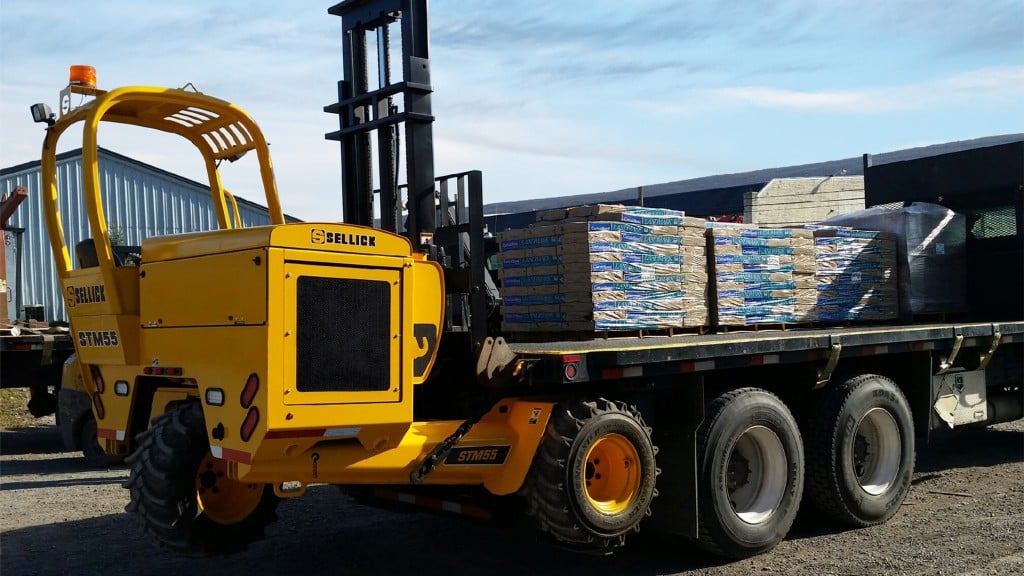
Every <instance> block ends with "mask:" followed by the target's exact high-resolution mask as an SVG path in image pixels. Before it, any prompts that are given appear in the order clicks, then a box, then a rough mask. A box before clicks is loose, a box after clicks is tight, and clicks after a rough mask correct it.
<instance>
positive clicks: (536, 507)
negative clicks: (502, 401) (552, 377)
mask: <svg viewBox="0 0 1024 576" xmlns="http://www.w3.org/2000/svg"><path fill="white" fill-rule="evenodd" d="M609 414H611V415H612V418H613V419H617V420H622V421H623V423H624V424H625V425H626V426H627V428H629V429H630V430H632V431H633V432H634V433H635V434H636V435H637V438H638V439H642V441H641V442H640V444H641V445H639V446H636V447H637V449H638V452H639V455H640V458H641V460H642V461H643V464H642V465H643V466H645V470H650V472H651V473H652V475H651V476H650V477H648V478H645V479H644V480H643V481H642V482H641V487H640V490H641V493H640V494H639V495H638V496H637V501H636V502H637V503H636V508H633V509H632V510H631V511H630V516H636V515H637V514H639V518H643V517H646V516H649V515H650V513H651V511H650V505H651V501H652V500H653V499H654V497H655V496H656V495H657V490H656V489H655V488H654V479H655V476H656V475H657V473H658V470H657V467H656V465H655V458H654V456H655V455H656V454H657V448H655V447H654V446H653V445H652V444H651V443H650V434H651V430H650V428H648V427H647V426H646V425H645V424H644V422H643V418H642V417H641V415H640V413H639V411H637V410H636V409H634V408H632V407H629V406H627V405H626V404H624V403H615V402H612V401H609V400H605V399H603V398H602V399H598V400H596V401H588V402H572V403H566V404H560V405H558V406H556V407H555V410H554V413H553V414H552V417H551V420H550V421H549V423H548V427H547V430H546V431H545V433H544V435H543V437H542V439H541V443H540V446H539V447H538V449H537V453H536V454H535V456H534V461H533V465H531V467H530V471H529V473H528V475H527V478H526V481H525V482H524V484H523V487H522V489H521V490H520V495H521V496H522V497H523V499H524V500H525V509H526V514H527V515H528V516H531V517H533V518H534V521H535V523H536V525H537V527H538V528H539V529H540V530H541V532H546V533H548V534H549V535H551V536H552V537H554V539H555V540H557V541H559V542H560V543H561V544H563V545H566V546H568V547H570V548H574V549H577V550H580V551H587V552H594V553H604V552H608V551H611V550H612V549H613V548H615V547H617V546H621V545H623V544H624V543H625V537H626V534H627V533H629V532H634V531H638V530H639V520H636V521H635V522H634V523H632V524H631V525H628V526H626V527H625V528H619V527H614V526H597V525H594V523H593V522H590V521H588V520H587V519H586V518H585V517H584V516H583V514H582V513H581V512H579V511H578V509H577V507H576V505H575V504H574V503H573V496H572V495H573V492H574V488H573V485H572V480H571V478H570V476H571V471H570V470H571V465H570V463H571V460H572V458H573V456H574V455H576V456H577V457H583V458H585V457H586V454H585V453H584V454H583V455H582V456H579V455H578V452H579V451H580V449H579V447H577V449H576V450H575V451H574V445H575V444H576V441H577V439H578V438H580V437H581V434H587V432H586V430H585V429H586V428H587V425H588V424H590V423H591V422H593V421H600V420H602V419H603V420H608V419H609V418H608V416H607V415H609ZM595 419H597V420H595ZM634 444H636V443H634ZM644 445H645V446H647V447H648V448H647V449H646V451H645V449H644Z"/></svg>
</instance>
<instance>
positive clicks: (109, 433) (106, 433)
mask: <svg viewBox="0 0 1024 576" xmlns="http://www.w3.org/2000/svg"><path fill="white" fill-rule="evenodd" d="M117 433H118V430H112V429H110V428H97V429H96V437H97V438H106V439H107V440H117ZM121 435H122V436H123V435H124V432H123V431H121Z"/></svg>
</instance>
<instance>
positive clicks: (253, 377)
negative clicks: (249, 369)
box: [240, 372, 260, 408]
mask: <svg viewBox="0 0 1024 576" xmlns="http://www.w3.org/2000/svg"><path fill="white" fill-rule="evenodd" d="M259 389H260V377H259V375H258V374H256V373H255V372H253V373H252V374H249V379H248V380H246V381H245V388H242V396H241V398H240V401H241V402H242V408H248V407H249V406H252V401H253V400H255V399H256V392H257V391H258V390H259Z"/></svg>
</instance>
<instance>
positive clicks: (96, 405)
mask: <svg viewBox="0 0 1024 576" xmlns="http://www.w3.org/2000/svg"><path fill="white" fill-rule="evenodd" d="M92 406H93V409H94V410H95V412H96V419H97V420H103V418H104V417H105V416H106V415H107V410H106V408H104V407H103V399H102V398H100V393H99V392H97V393H95V394H93V395H92Z"/></svg>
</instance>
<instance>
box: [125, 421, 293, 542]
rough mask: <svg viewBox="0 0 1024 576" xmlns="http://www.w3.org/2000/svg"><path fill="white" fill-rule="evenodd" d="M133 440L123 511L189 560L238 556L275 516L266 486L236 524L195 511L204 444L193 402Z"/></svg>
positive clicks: (206, 447) (201, 423)
mask: <svg viewBox="0 0 1024 576" xmlns="http://www.w3.org/2000/svg"><path fill="white" fill-rule="evenodd" d="M137 438H138V448H137V449H136V451H135V452H134V453H133V454H132V455H131V456H129V457H128V458H127V462H128V464H129V465H130V475H129V477H128V480H127V481H126V482H125V483H124V484H123V486H124V487H125V488H127V489H128V490H129V491H130V492H131V501H130V502H129V504H128V505H127V506H126V507H125V510H126V511H127V512H129V513H131V514H133V515H134V516H135V517H136V519H137V520H138V522H139V525H140V526H141V527H142V529H143V531H144V532H146V533H147V534H149V535H150V536H152V537H153V538H154V539H155V540H156V542H157V543H158V544H159V545H160V546H161V547H165V548H169V549H172V550H174V551H175V552H178V553H181V554H185V555H189V556H214V555H225V554H233V553H236V552H241V551H243V550H245V549H246V547H247V546H248V545H249V543H251V542H253V541H255V540H259V539H261V538H262V537H263V532H264V528H265V527H266V525H267V524H269V523H270V522H272V521H273V520H274V519H275V518H276V514H275V509H276V507H277V503H278V498H277V497H276V496H275V495H274V492H273V487H272V486H269V485H268V486H265V487H264V492H263V495H262V497H261V499H260V502H259V504H258V505H257V507H256V509H255V510H254V511H253V512H252V513H251V514H249V516H248V517H246V518H245V519H243V520H241V521H240V522H237V523H235V524H231V525H223V524H217V523H215V522H213V521H212V520H210V519H209V518H208V517H206V515H205V514H202V513H201V512H200V511H199V508H198V503H197V499H196V491H195V481H196V480H195V478H196V471H197V468H198V466H199V463H200V461H201V460H202V458H203V457H204V455H205V454H206V453H207V452H208V451H209V444H208V441H207V438H206V428H205V425H204V420H203V411H202V406H201V405H200V404H199V403H198V402H192V403H188V404H184V405H181V406H179V407H177V408H174V409H172V410H169V411H168V412H166V413H164V414H162V415H161V416H159V417H157V418H155V419H154V420H153V426H152V428H150V429H149V430H147V431H146V432H144V433H142V434H140V435H139V436H137Z"/></svg>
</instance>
